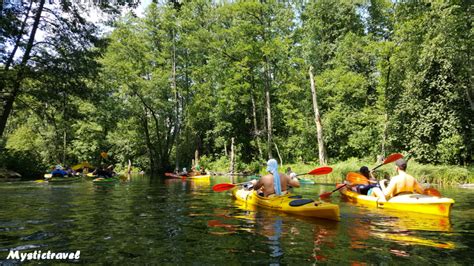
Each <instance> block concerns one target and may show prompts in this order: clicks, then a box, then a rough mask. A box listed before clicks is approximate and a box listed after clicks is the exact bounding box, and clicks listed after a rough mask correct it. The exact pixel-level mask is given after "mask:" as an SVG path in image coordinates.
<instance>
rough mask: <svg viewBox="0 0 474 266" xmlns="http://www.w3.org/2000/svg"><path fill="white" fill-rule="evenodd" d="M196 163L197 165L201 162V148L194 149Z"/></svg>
mask: <svg viewBox="0 0 474 266" xmlns="http://www.w3.org/2000/svg"><path fill="white" fill-rule="evenodd" d="M194 163H195V165H198V164H199V150H198V149H196V150H195V151H194Z"/></svg>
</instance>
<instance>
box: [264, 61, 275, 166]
mask: <svg viewBox="0 0 474 266" xmlns="http://www.w3.org/2000/svg"><path fill="white" fill-rule="evenodd" d="M265 61H266V70H265V75H266V78H265V108H266V110H267V149H268V150H267V154H268V159H271V158H273V155H272V110H271V104H270V89H271V82H270V78H271V77H270V69H269V64H268V59H266V58H265Z"/></svg>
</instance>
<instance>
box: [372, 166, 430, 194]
mask: <svg viewBox="0 0 474 266" xmlns="http://www.w3.org/2000/svg"><path fill="white" fill-rule="evenodd" d="M395 166H396V172H397V173H398V175H396V176H394V177H392V178H390V183H389V184H388V186H387V188H385V186H384V182H380V186H381V188H378V187H376V188H372V189H370V190H369V192H368V195H369V196H375V197H378V198H379V201H387V198H388V199H390V198H393V197H395V196H398V195H402V194H413V193H415V192H416V193H419V194H423V187H421V185H420V183H418V181H416V179H415V178H414V177H413V176H411V175H409V174H407V173H406V172H405V171H406V169H407V162H406V161H405V160H403V159H398V160H397V161H395ZM382 181H386V180H385V179H384V180H382Z"/></svg>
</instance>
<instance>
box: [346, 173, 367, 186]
mask: <svg viewBox="0 0 474 266" xmlns="http://www.w3.org/2000/svg"><path fill="white" fill-rule="evenodd" d="M346 180H347V181H349V182H351V183H352V184H353V185H354V184H355V185H368V184H369V180H368V179H367V177H365V176H363V175H361V174H358V173H354V172H349V173H347V176H346Z"/></svg>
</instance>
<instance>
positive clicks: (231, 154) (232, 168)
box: [229, 138, 235, 174]
mask: <svg viewBox="0 0 474 266" xmlns="http://www.w3.org/2000/svg"><path fill="white" fill-rule="evenodd" d="M234 159H235V157H234V138H231V141H230V169H229V173H231V174H233V173H234Z"/></svg>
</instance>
